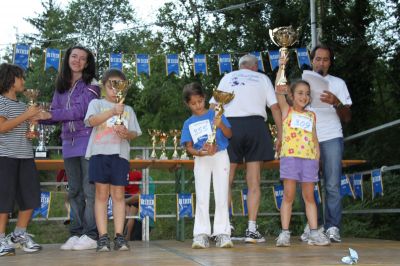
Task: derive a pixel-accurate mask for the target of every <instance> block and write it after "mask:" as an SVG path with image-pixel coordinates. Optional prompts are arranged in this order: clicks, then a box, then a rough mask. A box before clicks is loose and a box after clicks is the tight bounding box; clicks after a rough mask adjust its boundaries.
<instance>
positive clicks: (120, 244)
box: [114, 234, 129, 251]
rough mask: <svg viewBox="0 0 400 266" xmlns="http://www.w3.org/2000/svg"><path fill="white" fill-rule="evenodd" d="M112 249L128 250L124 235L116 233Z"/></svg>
mask: <svg viewBox="0 0 400 266" xmlns="http://www.w3.org/2000/svg"><path fill="white" fill-rule="evenodd" d="M114 250H121V251H125V250H129V244H128V242H127V241H126V240H125V237H124V236H123V235H121V234H117V235H116V236H115V238H114Z"/></svg>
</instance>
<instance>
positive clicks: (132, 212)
mask: <svg viewBox="0 0 400 266" xmlns="http://www.w3.org/2000/svg"><path fill="white" fill-rule="evenodd" d="M125 208H126V215H127V216H134V215H136V214H137V212H138V209H137V208H136V207H135V206H126V205H125ZM134 226H135V219H128V222H127V223H126V229H127V230H126V237H125V239H126V240H128V241H129V240H130V237H131V235H132V230H133V227H134Z"/></svg>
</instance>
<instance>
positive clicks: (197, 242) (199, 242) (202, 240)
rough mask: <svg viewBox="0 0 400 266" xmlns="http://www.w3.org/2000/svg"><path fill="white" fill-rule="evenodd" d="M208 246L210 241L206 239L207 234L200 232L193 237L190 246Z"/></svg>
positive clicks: (196, 247)
mask: <svg viewBox="0 0 400 266" xmlns="http://www.w3.org/2000/svg"><path fill="white" fill-rule="evenodd" d="M209 246H210V242H209V241H208V236H207V235H206V234H200V235H197V236H195V237H194V238H193V243H192V248H193V249H199V248H208V247H209Z"/></svg>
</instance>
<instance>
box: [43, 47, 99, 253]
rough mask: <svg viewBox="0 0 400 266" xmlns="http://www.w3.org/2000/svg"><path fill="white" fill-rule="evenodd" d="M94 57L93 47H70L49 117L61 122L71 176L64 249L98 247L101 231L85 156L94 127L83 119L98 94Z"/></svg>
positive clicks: (66, 166) (66, 165)
mask: <svg viewBox="0 0 400 266" xmlns="http://www.w3.org/2000/svg"><path fill="white" fill-rule="evenodd" d="M94 78H95V61H94V56H93V54H92V52H91V51H89V50H88V49H87V48H84V47H82V46H74V47H71V48H69V49H68V50H67V51H66V53H65V56H64V61H63V66H62V69H61V72H60V74H59V75H58V77H57V81H56V90H55V92H54V96H53V102H52V104H51V109H50V110H51V111H50V112H49V113H47V118H50V119H51V121H52V122H61V123H62V131H61V139H62V153H63V157H64V167H65V171H66V174H67V176H68V186H69V191H68V199H69V203H70V205H71V224H70V234H71V236H70V237H69V239H68V240H67V241H66V242H65V243H64V244H63V245H62V246H61V249H62V250H85V249H95V248H96V247H97V243H96V239H97V238H98V232H97V228H96V221H95V218H94V196H95V188H94V185H93V184H90V183H89V177H88V165H89V163H88V160H86V159H85V153H86V147H87V145H88V141H89V137H90V133H91V131H92V128H88V127H85V125H84V123H83V119H84V118H85V114H86V111H87V108H88V105H89V102H90V101H91V100H92V99H96V98H99V96H100V88H99V86H98V85H97V82H96V80H95V79H94Z"/></svg>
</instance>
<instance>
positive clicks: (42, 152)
mask: <svg viewBox="0 0 400 266" xmlns="http://www.w3.org/2000/svg"><path fill="white" fill-rule="evenodd" d="M40 109H42V110H43V111H46V112H48V111H49V110H50V103H44V102H42V103H40ZM54 130H55V127H54V126H53V125H43V124H39V126H38V132H39V136H38V146H37V147H36V150H35V158H48V151H47V148H46V144H47V143H48V142H49V140H50V135H51V133H53V132H54Z"/></svg>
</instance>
